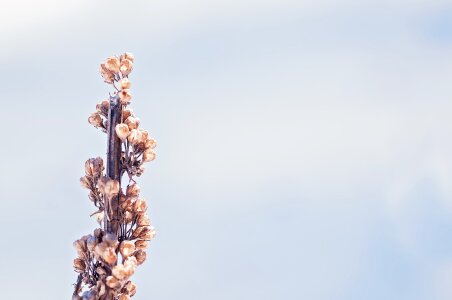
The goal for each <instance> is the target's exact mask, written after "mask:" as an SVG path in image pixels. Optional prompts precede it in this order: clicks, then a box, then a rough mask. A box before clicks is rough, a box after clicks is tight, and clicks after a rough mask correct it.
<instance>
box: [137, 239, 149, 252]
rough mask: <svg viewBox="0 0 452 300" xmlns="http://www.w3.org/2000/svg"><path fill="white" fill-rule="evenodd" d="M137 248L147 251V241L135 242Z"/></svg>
mask: <svg viewBox="0 0 452 300" xmlns="http://www.w3.org/2000/svg"><path fill="white" fill-rule="evenodd" d="M135 248H136V249H141V250H146V249H147V248H148V242H147V241H143V240H137V241H136V242H135Z"/></svg>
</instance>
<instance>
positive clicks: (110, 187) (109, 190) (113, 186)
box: [104, 179, 120, 199]
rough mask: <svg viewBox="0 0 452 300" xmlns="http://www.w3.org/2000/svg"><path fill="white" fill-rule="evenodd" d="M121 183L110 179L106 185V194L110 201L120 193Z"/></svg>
mask: <svg viewBox="0 0 452 300" xmlns="http://www.w3.org/2000/svg"><path fill="white" fill-rule="evenodd" d="M119 188H120V186H119V181H117V180H113V179H109V180H108V181H107V182H106V183H105V187H104V194H105V196H106V197H107V198H108V199H112V198H113V197H115V196H117V195H118V193H119Z"/></svg>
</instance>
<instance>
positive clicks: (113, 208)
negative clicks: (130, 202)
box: [104, 95, 122, 235]
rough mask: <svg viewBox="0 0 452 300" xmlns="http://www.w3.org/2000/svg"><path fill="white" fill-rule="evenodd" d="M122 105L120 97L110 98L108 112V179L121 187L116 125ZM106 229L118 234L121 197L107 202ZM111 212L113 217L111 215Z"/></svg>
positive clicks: (119, 149) (118, 141) (119, 141)
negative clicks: (115, 181) (116, 182)
mask: <svg viewBox="0 0 452 300" xmlns="http://www.w3.org/2000/svg"><path fill="white" fill-rule="evenodd" d="M121 116H122V105H121V104H120V103H119V97H118V95H115V96H113V97H110V109H109V112H108V128H107V134H108V149H107V177H109V178H110V179H113V180H117V181H118V182H119V184H120V186H121V140H120V139H119V138H118V136H117V135H116V131H115V129H116V125H117V124H119V123H121ZM105 206H106V207H105V214H106V216H105V218H104V220H105V221H104V229H105V231H106V232H108V233H113V234H115V235H117V234H118V225H119V215H118V214H119V195H118V196H116V197H113V198H112V199H111V201H105ZM110 212H111V215H110Z"/></svg>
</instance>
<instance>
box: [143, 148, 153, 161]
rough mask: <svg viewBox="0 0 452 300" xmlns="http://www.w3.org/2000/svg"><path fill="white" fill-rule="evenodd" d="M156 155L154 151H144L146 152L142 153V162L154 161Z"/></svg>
mask: <svg viewBox="0 0 452 300" xmlns="http://www.w3.org/2000/svg"><path fill="white" fill-rule="evenodd" d="M155 156H156V153H155V151H154V150H152V149H151V148H149V149H146V151H144V153H143V161H145V162H150V161H153V160H154V159H155Z"/></svg>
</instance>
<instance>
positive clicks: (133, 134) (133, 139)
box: [128, 129, 142, 145]
mask: <svg viewBox="0 0 452 300" xmlns="http://www.w3.org/2000/svg"><path fill="white" fill-rule="evenodd" d="M141 138H142V133H141V132H140V131H139V130H137V129H132V130H131V131H130V134H129V137H128V140H129V142H130V143H131V144H132V145H136V144H138V143H140V142H141Z"/></svg>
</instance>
